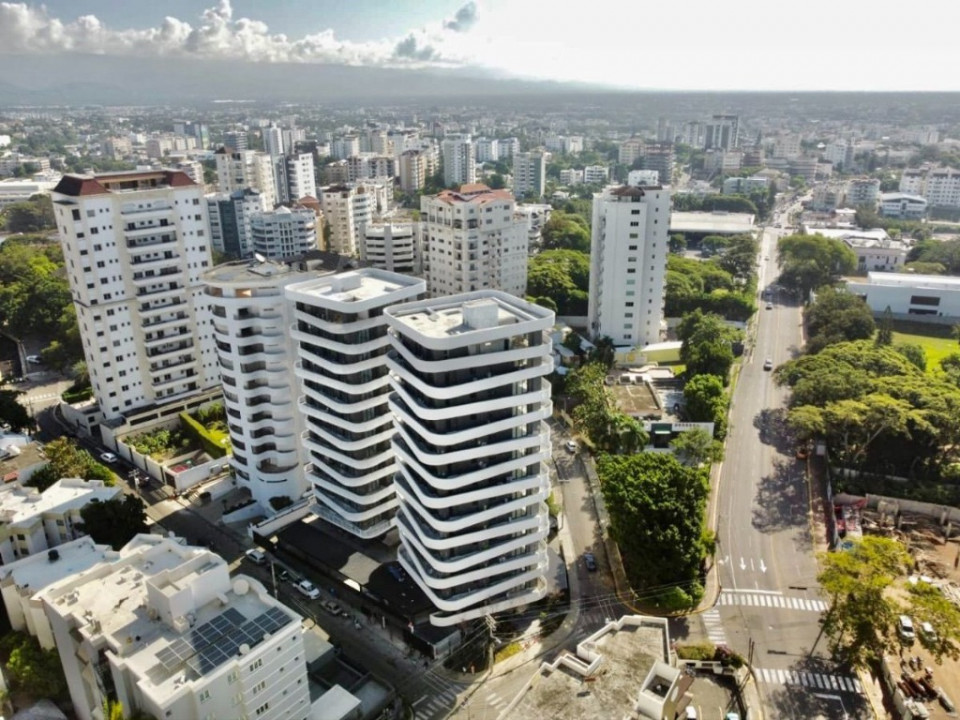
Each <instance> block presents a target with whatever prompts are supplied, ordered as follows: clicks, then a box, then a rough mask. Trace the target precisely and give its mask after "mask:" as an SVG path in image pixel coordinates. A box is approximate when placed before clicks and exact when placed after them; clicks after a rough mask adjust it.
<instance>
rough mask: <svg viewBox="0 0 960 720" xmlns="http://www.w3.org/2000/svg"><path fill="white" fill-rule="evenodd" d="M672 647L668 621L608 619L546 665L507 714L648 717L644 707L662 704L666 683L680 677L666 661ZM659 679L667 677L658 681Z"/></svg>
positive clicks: (558, 719) (593, 719)
mask: <svg viewBox="0 0 960 720" xmlns="http://www.w3.org/2000/svg"><path fill="white" fill-rule="evenodd" d="M668 645H669V637H668V635H667V628H666V623H665V622H663V621H661V620H660V619H659V618H643V617H641V616H627V617H624V618H621V619H620V620H619V621H617V622H612V623H609V624H608V625H607V626H605V627H604V628H603V629H601V630H600V631H599V632H597V633H595V634H594V635H592V636H591V637H589V638H587V639H586V640H584V641H583V642H581V643H580V644H579V645H578V646H577V654H576V655H573V654H570V653H566V654H562V655H560V656H559V657H558V658H557V659H556V660H554V661H553V662H552V663H543V665H541V667H540V670H539V671H538V672H537V674H536V675H534V677H533V678H532V679H531V681H530V683H529V684H528V686H527V687H525V688H524V690H523V691H521V692H520V694H519V695H518V697H517V699H516V700H515V701H514V703H515V705H513V706H511V708H510V709H509V712H508V713H507V716H509V717H510V718H511V720H526V719H529V720H541V719H542V718H550V719H551V720H605V719H606V718H636V717H640V718H648V717H650V716H649V715H648V714H645V713H644V712H643V711H642V710H643V707H645V706H649V703H650V701H652V702H653V703H654V704H656V703H659V702H662V701H663V698H664V694H665V691H664V690H663V687H662V685H666V687H667V688H669V687H670V685H671V684H672V682H673V680H674V679H675V677H676V676H677V675H678V672H677V670H676V669H675V668H673V667H671V666H669V665H668V664H666V662H665V661H666V660H667V659H668V657H667V655H666V654H665V652H666V647H667V646H668ZM654 669H656V672H655V673H651V671H653V670H654ZM651 675H652V676H653V677H650V676H651ZM660 676H662V678H661V677H660ZM658 678H660V679H662V681H663V682H662V683H660V684H659V685H658V683H657V679H658ZM658 690H659V691H658ZM657 720H659V715H658V716H657Z"/></svg>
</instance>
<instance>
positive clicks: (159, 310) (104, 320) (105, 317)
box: [52, 171, 220, 421]
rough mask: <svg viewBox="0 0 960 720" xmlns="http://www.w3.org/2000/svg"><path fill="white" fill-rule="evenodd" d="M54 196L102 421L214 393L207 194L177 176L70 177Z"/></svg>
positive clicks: (216, 376)
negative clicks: (206, 275) (206, 282)
mask: <svg viewBox="0 0 960 720" xmlns="http://www.w3.org/2000/svg"><path fill="white" fill-rule="evenodd" d="M52 198H53V207H54V214H55V216H56V221H57V228H58V229H59V232H60V243H61V246H62V247H63V255H64V258H65V260H66V263H67V268H68V270H67V276H68V279H69V282H70V292H71V295H72V297H73V303H74V307H75V308H76V311H77V320H78V322H79V326H80V336H81V340H82V342H83V351H84V357H85V358H86V361H87V369H88V371H89V373H90V382H91V384H92V385H93V392H94V397H95V398H96V399H97V402H98V404H99V407H100V411H101V412H102V414H103V416H104V418H105V419H106V420H108V421H111V420H116V419H119V418H121V417H122V416H123V415H125V414H127V413H129V412H131V411H133V410H136V409H140V408H145V407H148V406H155V405H161V404H164V403H167V402H169V401H171V400H174V399H178V398H181V397H185V396H187V395H190V394H194V393H197V392H198V391H201V390H205V389H208V388H214V387H216V386H217V385H218V384H219V381H220V372H219V367H218V366H217V360H216V352H215V346H214V343H213V335H212V328H211V327H210V321H209V316H208V308H207V303H206V300H207V298H206V296H205V295H204V294H203V288H202V281H201V275H202V274H203V272H205V271H206V269H208V268H209V267H210V265H211V259H210V237H209V223H208V220H207V203H206V201H205V199H204V197H203V189H202V188H201V187H200V186H199V185H197V184H196V183H194V182H193V181H192V180H190V179H189V178H188V177H187V176H186V175H184V174H183V173H179V172H170V171H158V172H123V173H110V174H105V175H96V176H81V175H65V176H64V177H63V179H62V180H61V181H60V182H59V184H58V185H57V187H56V188H54V190H53V192H52Z"/></svg>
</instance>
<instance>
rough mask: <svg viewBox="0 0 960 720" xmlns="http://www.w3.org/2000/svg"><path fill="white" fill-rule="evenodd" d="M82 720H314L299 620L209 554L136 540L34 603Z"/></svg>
mask: <svg viewBox="0 0 960 720" xmlns="http://www.w3.org/2000/svg"><path fill="white" fill-rule="evenodd" d="M37 599H38V600H39V602H41V603H42V605H43V606H44V607H45V609H46V621H47V622H48V623H49V629H50V632H51V634H52V637H53V640H54V642H55V644H56V647H57V651H58V652H59V655H60V661H61V664H62V665H63V670H64V674H65V676H66V679H67V686H68V688H69V690H70V699H71V700H72V702H73V707H74V710H75V712H76V713H77V715H78V717H80V718H81V719H82V720H93V719H94V718H102V717H103V714H102V712H103V710H102V708H103V705H104V702H105V700H106V699H107V697H108V695H107V691H106V690H105V688H107V687H109V688H111V689H112V690H113V692H114V693H115V694H116V699H117V700H119V701H120V702H121V703H122V705H123V708H124V712H127V713H131V714H133V713H136V712H137V711H142V712H144V713H145V714H147V715H149V716H150V717H155V718H215V717H216V718H240V717H247V718H251V719H253V718H290V719H291V720H306V719H307V718H308V717H309V716H310V692H309V689H308V683H307V666H306V655H305V648H304V643H303V631H302V630H301V617H300V616H299V615H297V614H296V613H295V612H293V611H292V610H290V609H289V608H287V607H286V606H284V605H282V604H280V603H279V602H278V601H277V600H274V599H273V598H272V597H271V596H270V594H269V593H268V592H267V590H266V588H264V586H263V585H262V584H261V583H260V582H258V581H257V580H254V579H252V578H249V577H246V576H243V575H239V576H236V577H234V578H233V579H231V578H230V570H229V567H228V565H227V563H226V561H225V560H224V559H223V558H221V557H220V556H219V555H216V554H214V553H212V552H210V551H208V550H206V549H205V548H197V547H189V546H182V545H179V544H178V543H177V542H175V541H174V540H173V539H171V538H163V537H160V536H156V535H138V536H137V537H135V538H134V539H133V540H131V541H130V543H129V544H127V546H125V547H124V548H123V549H121V550H120V551H119V552H111V553H109V557H108V558H107V559H106V560H105V561H104V562H100V563H97V564H96V565H93V566H92V567H89V568H87V569H85V570H82V571H80V572H77V573H75V574H72V575H69V576H68V577H66V578H65V579H63V580H62V581H60V582H56V583H53V584H51V585H48V586H47V587H46V588H44V589H43V590H42V591H41V592H40V593H38V594H37Z"/></svg>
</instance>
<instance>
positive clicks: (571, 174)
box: [560, 168, 583, 185]
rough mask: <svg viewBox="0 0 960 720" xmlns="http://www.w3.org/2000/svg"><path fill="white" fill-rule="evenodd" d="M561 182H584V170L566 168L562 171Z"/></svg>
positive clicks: (571, 183) (578, 183)
mask: <svg viewBox="0 0 960 720" xmlns="http://www.w3.org/2000/svg"><path fill="white" fill-rule="evenodd" d="M560 182H561V184H563V185H580V184H581V183H583V170H577V169H576V168H564V169H563V170H561V171H560Z"/></svg>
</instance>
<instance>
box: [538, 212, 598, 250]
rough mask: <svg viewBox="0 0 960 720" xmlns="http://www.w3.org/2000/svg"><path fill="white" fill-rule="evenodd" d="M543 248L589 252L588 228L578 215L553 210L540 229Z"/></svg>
mask: <svg viewBox="0 0 960 720" xmlns="http://www.w3.org/2000/svg"><path fill="white" fill-rule="evenodd" d="M541 236H542V238H543V243H542V244H543V248H544V249H545V250H576V251H578V252H581V253H589V252H590V228H589V226H588V225H587V223H586V221H585V220H584V219H583V218H582V217H580V216H579V215H571V214H569V213H566V212H562V211H554V212H553V213H551V215H550V219H549V220H547V222H545V223H544V224H543V229H542V230H541Z"/></svg>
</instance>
